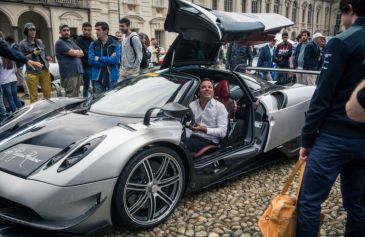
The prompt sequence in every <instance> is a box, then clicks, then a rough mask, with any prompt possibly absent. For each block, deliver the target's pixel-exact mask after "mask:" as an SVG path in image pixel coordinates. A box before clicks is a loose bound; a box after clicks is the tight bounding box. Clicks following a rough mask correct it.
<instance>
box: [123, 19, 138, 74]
mask: <svg viewBox="0 0 365 237" xmlns="http://www.w3.org/2000/svg"><path fill="white" fill-rule="evenodd" d="M119 29H120V31H121V32H122V33H123V34H125V39H124V40H123V43H122V51H123V55H122V66H121V69H120V80H123V79H125V78H127V77H129V76H131V75H134V74H138V73H139V70H140V65H141V61H142V56H143V53H142V43H141V40H140V39H139V37H138V34H137V33H136V32H133V31H132V30H131V22H130V20H129V19H128V18H122V19H120V21H119Z"/></svg>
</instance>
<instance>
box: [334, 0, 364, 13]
mask: <svg viewBox="0 0 365 237" xmlns="http://www.w3.org/2000/svg"><path fill="white" fill-rule="evenodd" d="M349 4H351V6H352V10H353V11H354V12H355V13H356V15H358V16H365V2H364V0H340V5H339V8H340V12H341V13H348V12H349V10H350V7H349Z"/></svg>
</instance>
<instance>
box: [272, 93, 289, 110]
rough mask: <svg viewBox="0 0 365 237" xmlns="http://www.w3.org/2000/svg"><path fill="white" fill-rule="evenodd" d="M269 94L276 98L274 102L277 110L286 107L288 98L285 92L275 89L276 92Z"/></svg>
mask: <svg viewBox="0 0 365 237" xmlns="http://www.w3.org/2000/svg"><path fill="white" fill-rule="evenodd" d="M271 95H272V96H274V97H275V99H276V102H277V105H278V110H279V109H283V108H285V107H286V104H287V102H288V98H287V96H286V94H283V93H282V92H279V91H276V92H273V93H271Z"/></svg>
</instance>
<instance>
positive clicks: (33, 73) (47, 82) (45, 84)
mask: <svg viewBox="0 0 365 237" xmlns="http://www.w3.org/2000/svg"><path fill="white" fill-rule="evenodd" d="M23 33H24V35H25V36H26V38H25V39H24V40H22V41H21V42H20V43H19V49H20V51H21V52H22V53H23V54H24V55H25V56H26V57H27V58H28V59H31V60H33V61H36V62H39V63H41V64H43V65H44V66H43V67H42V68H33V67H31V66H29V65H27V67H26V73H27V77H26V80H27V84H28V88H29V95H30V102H31V103H33V102H36V101H37V100H38V84H40V85H41V88H42V92H43V97H44V98H45V99H48V98H50V97H51V74H50V73H49V63H48V61H47V58H46V50H45V47H44V44H43V42H42V40H41V39H38V38H36V36H37V31H36V28H35V26H34V24H33V23H26V24H25V25H24V31H23Z"/></svg>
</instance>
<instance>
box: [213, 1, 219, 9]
mask: <svg viewBox="0 0 365 237" xmlns="http://www.w3.org/2000/svg"><path fill="white" fill-rule="evenodd" d="M217 9H218V0H212V10H217Z"/></svg>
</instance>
